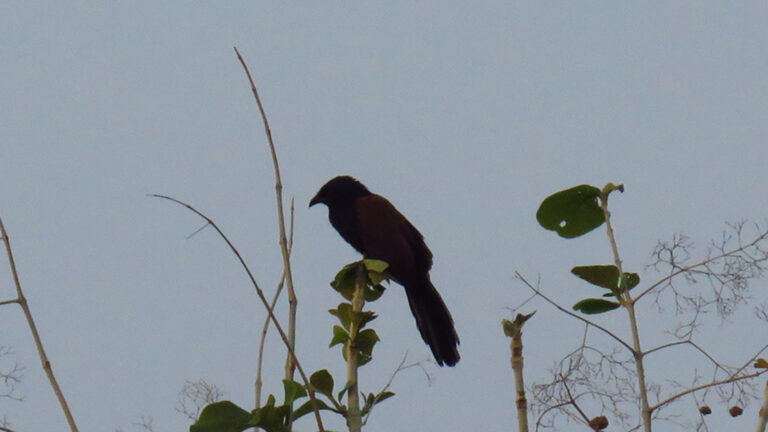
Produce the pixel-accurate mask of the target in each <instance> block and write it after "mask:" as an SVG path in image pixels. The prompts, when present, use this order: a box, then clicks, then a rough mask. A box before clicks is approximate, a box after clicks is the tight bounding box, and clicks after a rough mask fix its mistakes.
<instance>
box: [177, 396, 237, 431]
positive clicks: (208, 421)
mask: <svg viewBox="0 0 768 432" xmlns="http://www.w3.org/2000/svg"><path fill="white" fill-rule="evenodd" d="M250 418H251V414H250V413H249V412H248V411H246V410H244V409H242V408H240V407H239V406H237V405H235V404H233V403H232V402H230V401H221V402H216V403H212V404H210V405H208V406H207V407H205V408H203V411H202V412H201V413H200V418H199V419H198V420H197V421H196V422H195V424H193V425H192V426H190V427H189V432H240V431H243V430H245V429H247V428H248V420H249V419H250Z"/></svg>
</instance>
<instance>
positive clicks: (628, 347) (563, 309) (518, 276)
mask: <svg viewBox="0 0 768 432" xmlns="http://www.w3.org/2000/svg"><path fill="white" fill-rule="evenodd" d="M515 277H516V278H518V279H520V280H521V281H522V282H523V283H524V284H525V285H526V286H527V287H528V288H529V289H530V290H531V291H533V292H535V293H536V295H538V296H539V297H541V298H543V299H544V300H545V301H546V302H547V303H549V304H551V305H552V306H554V307H555V308H557V309H558V310H559V311H561V312H563V313H565V314H566V315H569V316H571V317H573V318H576V319H577V320H579V321H582V322H585V323H587V324H589V325H591V326H592V327H594V328H596V329H598V330H600V331H602V332H603V333H605V334H606V335H608V336H610V337H611V338H613V339H614V340H616V342H618V343H620V344H622V345H624V347H625V348H627V349H628V350H629V351H631V352H634V350H633V349H632V347H631V346H630V345H629V344H628V343H626V342H624V341H623V340H622V339H621V338H620V337H618V336H616V335H615V334H614V333H613V332H611V331H610V330H608V329H607V328H605V327H603V326H601V325H599V324H596V323H594V322H592V321H590V320H588V319H586V318H584V317H582V316H579V315H577V314H575V313H573V312H571V311H569V310H568V309H566V308H564V307H562V306H560V305H559V304H557V303H556V302H555V301H554V300H552V299H550V298H549V297H547V296H546V295H544V294H543V293H542V292H541V291H539V290H538V289H536V288H535V287H534V286H533V285H531V283H530V282H528V281H527V280H526V279H525V278H524V277H523V275H521V274H520V272H517V271H516V272H515Z"/></svg>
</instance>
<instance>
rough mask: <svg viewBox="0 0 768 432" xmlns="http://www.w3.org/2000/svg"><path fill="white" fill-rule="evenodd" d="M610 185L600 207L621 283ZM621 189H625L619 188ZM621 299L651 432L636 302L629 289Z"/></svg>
mask: <svg viewBox="0 0 768 432" xmlns="http://www.w3.org/2000/svg"><path fill="white" fill-rule="evenodd" d="M610 186H613V185H609V186H606V189H607V190H606V189H603V193H602V194H601V196H600V208H601V209H602V210H603V214H604V215H605V226H606V233H607V234H608V240H609V241H610V243H611V249H612V251H613V258H614V261H615V264H616V268H617V269H618V270H619V283H620V284H621V283H622V282H623V281H624V270H623V269H622V266H621V257H620V256H619V248H618V246H616V237H615V236H614V233H613V226H612V225H611V212H610V211H608V194H610V193H611V190H610V189H609V187H610ZM619 190H623V188H622V189H619ZM619 301H620V302H621V303H622V305H623V306H624V307H625V308H626V309H627V314H628V317H629V325H630V330H631V331H632V356H633V357H634V359H635V367H636V368H637V385H638V388H639V390H640V406H641V407H640V408H641V413H640V414H641V417H642V419H643V430H644V431H645V432H651V430H652V425H651V408H650V404H649V403H648V387H647V386H646V382H645V365H644V364H643V356H644V353H643V350H642V347H641V345H640V332H639V330H638V327H637V316H636V315H635V303H634V301H633V300H632V296H631V295H630V294H629V290H625V291H624V292H623V293H621V298H620V299H619Z"/></svg>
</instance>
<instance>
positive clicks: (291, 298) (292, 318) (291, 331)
mask: <svg viewBox="0 0 768 432" xmlns="http://www.w3.org/2000/svg"><path fill="white" fill-rule="evenodd" d="M235 54H237V59H238V60H239V61H240V64H242V65H243V69H244V70H245V74H246V75H247V76H248V82H249V83H250V84H251V91H252V92H253V97H254V98H255V99H256V104H257V105H258V106H259V112H260V113H261V120H262V121H263V122H264V131H265V133H266V134H267V142H268V143H269V151H270V152H271V154H272V164H273V165H274V168H275V198H276V200H277V219H278V228H279V230H280V251H281V252H282V253H283V267H284V268H285V286H286V288H287V290H288V305H289V307H288V342H289V343H290V345H291V349H295V348H296V307H297V305H298V300H297V298H296V292H295V291H294V289H293V274H292V273H291V256H290V253H289V252H288V240H287V238H286V235H285V216H284V215H283V184H282V181H281V180H280V165H279V164H278V163H277V152H276V151H275V143H274V141H273V140H272V130H271V129H270V128H269V121H268V120H267V113H266V112H265V111H264V106H263V105H262V103H261V98H260V97H259V91H258V90H257V89H256V84H255V83H254V81H253V77H251V71H250V70H249V69H248V65H247V64H245V60H244V59H243V56H241V55H240V51H238V50H237V48H236V47H235ZM294 368H295V366H294V364H293V357H292V356H288V357H287V358H286V362H285V378H286V379H293V370H294Z"/></svg>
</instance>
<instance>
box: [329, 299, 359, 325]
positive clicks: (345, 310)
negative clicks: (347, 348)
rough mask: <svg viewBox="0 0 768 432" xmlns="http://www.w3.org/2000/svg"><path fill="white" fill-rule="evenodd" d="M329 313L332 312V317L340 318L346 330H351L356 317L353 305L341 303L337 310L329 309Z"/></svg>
mask: <svg viewBox="0 0 768 432" xmlns="http://www.w3.org/2000/svg"><path fill="white" fill-rule="evenodd" d="M328 312H330V314H331V315H335V316H336V317H337V318H339V322H340V323H341V326H342V327H344V328H345V329H348V328H349V324H350V323H351V322H352V318H353V315H354V311H353V310H352V305H351V304H349V303H339V305H338V306H337V307H336V309H329V310H328Z"/></svg>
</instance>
